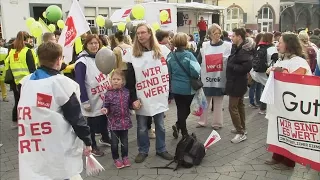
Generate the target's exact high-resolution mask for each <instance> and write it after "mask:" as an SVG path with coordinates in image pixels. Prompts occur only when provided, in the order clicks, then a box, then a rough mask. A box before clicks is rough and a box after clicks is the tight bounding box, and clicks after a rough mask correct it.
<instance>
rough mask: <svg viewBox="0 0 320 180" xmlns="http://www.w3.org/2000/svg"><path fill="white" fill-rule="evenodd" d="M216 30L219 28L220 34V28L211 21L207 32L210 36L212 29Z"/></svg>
mask: <svg viewBox="0 0 320 180" xmlns="http://www.w3.org/2000/svg"><path fill="white" fill-rule="evenodd" d="M216 30H219V31H220V33H221V34H222V28H221V27H220V26H219V25H218V24H216V23H213V24H212V25H211V26H210V27H209V28H208V31H207V34H208V35H209V36H210V34H211V33H213V32H214V31H216Z"/></svg>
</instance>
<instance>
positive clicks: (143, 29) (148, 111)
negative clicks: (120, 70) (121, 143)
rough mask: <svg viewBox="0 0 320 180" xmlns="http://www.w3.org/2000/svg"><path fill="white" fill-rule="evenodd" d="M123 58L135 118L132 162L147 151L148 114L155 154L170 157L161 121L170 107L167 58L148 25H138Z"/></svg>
mask: <svg viewBox="0 0 320 180" xmlns="http://www.w3.org/2000/svg"><path fill="white" fill-rule="evenodd" d="M123 60H125V61H126V62H128V64H127V67H128V73H127V76H126V82H127V89H129V91H130V98H131V102H132V103H133V104H132V105H133V108H134V109H135V110H136V118H137V141H138V146H139V154H138V155H137V157H136V158H135V162H136V163H142V162H143V161H145V159H146V158H147V156H148V153H149V147H150V141H149V137H148V127H147V124H148V117H149V116H152V117H153V120H154V124H155V127H156V132H155V133H156V154H157V155H158V156H160V157H162V158H163V159H166V160H172V159H173V156H172V155H171V154H169V153H168V152H167V149H166V142H165V127H164V121H163V119H164V112H165V111H167V110H168V109H169V107H168V96H169V73H168V67H167V61H166V58H165V57H164V56H163V54H162V48H161V46H160V45H159V44H158V41H157V39H156V38H155V35H154V32H153V31H152V29H151V27H150V26H149V25H147V24H144V23H142V24H139V25H138V26H137V30H136V37H135V40H134V44H133V49H132V50H131V49H126V52H125V54H124V55H123Z"/></svg>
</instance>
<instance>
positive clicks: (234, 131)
mask: <svg viewBox="0 0 320 180" xmlns="http://www.w3.org/2000/svg"><path fill="white" fill-rule="evenodd" d="M231 132H232V133H233V134H237V133H238V131H237V130H236V129H231ZM244 134H245V135H247V134H248V131H247V130H244Z"/></svg>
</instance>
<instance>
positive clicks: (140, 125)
mask: <svg viewBox="0 0 320 180" xmlns="http://www.w3.org/2000/svg"><path fill="white" fill-rule="evenodd" d="M136 117H137V141H138V147H139V153H142V154H148V153H149V148H150V141H149V133H148V118H149V116H141V115H137V116H136ZM163 119H164V113H159V114H156V115H154V116H153V120H154V125H155V129H156V151H157V153H162V152H166V151H167V150H166V132H165V128H164V122H163Z"/></svg>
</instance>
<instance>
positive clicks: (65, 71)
mask: <svg viewBox="0 0 320 180" xmlns="http://www.w3.org/2000/svg"><path fill="white" fill-rule="evenodd" d="M74 66H75V63H73V64H70V65H68V66H67V67H66V68H65V69H64V70H63V71H62V72H63V73H72V71H73V70H74Z"/></svg>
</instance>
